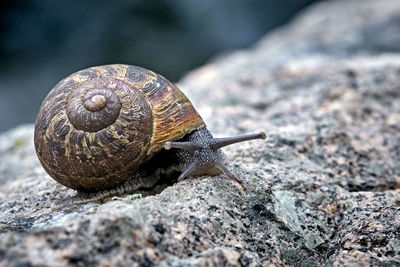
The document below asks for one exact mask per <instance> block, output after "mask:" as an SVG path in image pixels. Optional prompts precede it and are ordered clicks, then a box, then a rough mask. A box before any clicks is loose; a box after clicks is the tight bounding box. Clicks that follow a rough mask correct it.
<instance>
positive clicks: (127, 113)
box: [35, 65, 204, 190]
mask: <svg viewBox="0 0 400 267" xmlns="http://www.w3.org/2000/svg"><path fill="white" fill-rule="evenodd" d="M203 126H204V123H203V121H202V119H201V118H200V116H199V115H198V114H197V112H196V111H195V110H194V108H193V106H192V105H191V103H190V101H189V100H188V99H187V98H186V97H185V96H184V95H183V93H182V92H180V91H179V89H178V88H176V87H175V86H174V85H173V84H172V83H171V82H169V81H168V80H166V79H165V78H163V77H162V76H160V75H158V74H155V73H154V72H151V71H149V70H146V69H143V68H140V67H135V66H128V65H107V66H100V67H92V68H89V69H85V70H82V71H79V72H77V73H74V74H72V75H70V76H69V77H67V78H65V79H64V80H62V81H61V82H59V83H58V84H57V85H56V86H55V87H54V88H53V90H52V91H51V92H50V93H49V94H48V95H47V97H46V99H45V100H44V101H43V104H42V106H41V108H40V111H39V114H38V118H37V120H36V125H35V147H36V152H37V155H38V157H39V160H40V162H41V164H42V166H43V167H44V169H45V170H46V171H47V172H48V173H49V175H50V176H51V177H53V178H54V179H55V180H57V181H58V182H60V183H62V184H64V185H66V186H68V187H70V188H74V189H81V190H99V189H104V188H110V187H113V186H116V185H118V184H121V183H123V182H125V181H126V180H127V179H129V177H130V176H131V175H132V173H133V172H134V171H135V170H136V169H137V168H138V167H139V166H140V165H141V164H142V163H143V162H144V161H146V160H148V159H149V158H150V157H151V156H152V155H154V153H156V152H157V151H158V150H160V149H161V148H162V146H163V143H164V142H165V141H169V140H176V139H178V138H180V137H182V136H184V135H185V134H187V133H189V132H191V131H193V130H195V129H198V128H201V127H203Z"/></svg>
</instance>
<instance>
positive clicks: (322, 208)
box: [0, 0, 400, 266]
mask: <svg viewBox="0 0 400 267" xmlns="http://www.w3.org/2000/svg"><path fill="white" fill-rule="evenodd" d="M399 14H400V2H399V1H395V0H393V1H389V0H384V1H373V0H369V1H363V2H362V4H361V3H360V1H324V2H321V3H320V4H318V5H315V6H314V7H312V8H310V9H308V10H306V11H305V12H303V13H302V14H301V15H300V16H299V17H298V18H296V19H295V20H294V21H292V23H291V24H289V25H287V26H286V27H283V28H281V29H279V30H278V31H276V32H274V33H272V34H270V35H267V36H266V37H265V38H264V40H262V41H260V42H259V43H258V45H257V46H256V47H254V48H253V49H250V50H244V51H239V52H235V53H233V54H231V55H228V56H225V57H221V58H219V59H216V60H215V61H214V62H212V63H210V64H208V65H206V66H204V67H202V68H200V69H198V70H196V71H193V72H191V73H190V74H189V75H188V76H187V77H186V78H185V79H184V80H183V81H182V82H181V83H180V87H181V88H182V89H183V91H185V93H187V95H188V96H189V98H190V99H191V100H192V102H193V103H194V105H195V106H196V107H197V108H198V111H199V113H200V114H202V116H203V118H204V119H205V121H206V122H207V124H208V127H209V129H210V130H211V132H213V133H215V135H216V136H228V135H235V134H240V133H247V132H258V131H260V130H265V131H267V134H268V140H267V141H264V142H263V141H252V142H248V143H242V144H238V145H236V146H232V147H228V148H226V149H225V152H226V154H227V159H228V162H230V164H229V168H230V169H231V170H232V171H233V172H235V173H236V174H237V175H238V176H240V177H241V178H242V179H243V180H244V181H245V183H246V185H247V187H248V192H243V191H242V190H240V188H239V187H237V185H236V184H235V183H233V182H231V181H230V180H228V179H226V178H225V177H224V176H216V177H207V176H204V177H200V178H189V179H186V180H184V181H182V182H179V183H175V184H174V185H170V186H167V187H166V188H165V189H164V190H153V191H148V192H141V193H143V197H141V198H140V197H139V198H138V197H137V196H136V197H133V198H131V197H129V196H128V197H125V198H114V199H109V200H107V201H105V202H104V203H89V204H86V205H79V206H73V207H69V208H65V209H61V210H51V209H50V208H49V207H50V205H51V203H52V202H53V201H54V200H55V199H59V198H63V197H66V196H69V195H72V194H74V192H73V191H72V190H70V189H66V188H65V187H63V186H61V185H59V184H57V183H56V182H54V181H53V180H52V179H50V178H49V177H48V176H47V174H46V173H45V172H44V171H43V169H42V168H41V166H40V165H39V163H38V160H37V159H36V155H35V152H34V149H33V144H32V138H33V137H32V134H33V126H32V125H28V126H21V127H19V128H16V129H14V130H11V131H9V132H7V133H4V134H3V135H2V136H0V188H1V190H0V199H1V204H0V206H1V213H0V233H1V234H0V235H1V238H0V265H1V266H8V265H14V266H21V265H44V266H60V265H71V266H72V265H78V266H91V265H102V266H109V265H112V266H125V265H134V266H151V265H155V264H157V265H161V266H170V265H171V266H215V265H217V266H218V265H219V266H225V265H229V266H241V265H242V266H259V265H264V266H265V265H268V264H274V265H292V266H320V265H328V266H330V265H333V266H348V265H351V264H353V266H358V265H381V266H383V265H384V266H400V164H399V162H400V54H398V53H399V51H400V35H399V32H400V15H399ZM139 193H140V192H139Z"/></svg>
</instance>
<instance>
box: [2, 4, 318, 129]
mask: <svg viewBox="0 0 400 267" xmlns="http://www.w3.org/2000/svg"><path fill="white" fill-rule="evenodd" d="M315 1H316V0H246V1H238V0H220V1H214V0H201V1H199V0H180V1H179V0H154V1H148V0H147V1H146V0H135V1H127V0H126V1H107V0H96V1H95V0H92V1H90V0H85V1H84V0H69V1H50V0H35V1H18V0H12V1H1V2H0V62H1V65H0V132H3V131H5V130H7V129H9V128H11V127H14V126H16V125H18V124H21V123H32V122H34V121H35V119H36V115H37V112H38V109H39V107H40V104H41V102H42V100H43V99H44V97H45V96H46V95H47V93H48V92H49V90H50V89H51V88H52V87H53V86H54V85H55V84H56V83H57V82H58V81H60V80H61V79H63V78H65V77H66V76H68V75H69V74H71V73H73V72H75V71H78V70H80V69H84V68H86V67H90V66H94V65H103V64H110V63H126V64H131V65H139V66H142V67H145V68H148V69H151V70H154V71H156V72H158V73H160V74H162V75H164V76H165V77H167V78H168V79H169V80H171V81H173V82H175V81H178V80H179V78H181V77H182V76H183V75H185V73H187V72H188V71H190V70H191V69H193V68H196V67H198V66H201V65H203V64H205V63H206V62H207V61H209V60H211V59H212V58H213V57H215V56H216V55H218V54H220V53H229V52H230V51H233V50H235V49H240V48H246V47H249V46H251V45H252V44H254V43H255V42H256V41H257V40H259V39H260V38H261V37H262V36H263V35H265V34H266V33H267V32H268V31H271V30H272V29H274V28H275V27H277V26H279V25H282V24H284V23H286V22H287V21H288V20H290V18H291V17H293V16H294V15H295V14H296V13H297V12H299V11H300V10H301V9H302V8H304V7H306V6H308V5H310V4H311V3H313V2H315Z"/></svg>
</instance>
